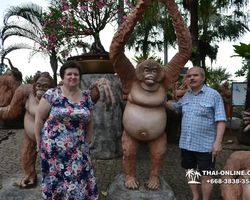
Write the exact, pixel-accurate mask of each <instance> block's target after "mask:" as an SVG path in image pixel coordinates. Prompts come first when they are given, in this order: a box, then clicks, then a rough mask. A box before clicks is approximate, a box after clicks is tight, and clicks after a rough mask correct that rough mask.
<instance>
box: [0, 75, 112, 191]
mask: <svg viewBox="0 0 250 200" xmlns="http://www.w3.org/2000/svg"><path fill="white" fill-rule="evenodd" d="M32 83H33V84H25V85H21V86H19V87H18V89H17V90H16V92H15V94H14V96H13V98H12V101H11V103H10V105H9V106H7V107H2V108H0V119H12V118H15V117H17V116H18V114H20V113H21V111H22V109H23V108H25V109H26V112H25V116H24V130H25V138H24V141H23V145H22V151H21V159H22V169H23V172H24V177H23V178H22V179H21V180H18V181H17V182H16V184H17V185H18V186H21V187H27V186H28V185H32V184H34V183H35V182H36V179H37V175H36V170H35V163H36V157H37V151H36V139H35V132H34V125H35V113H36V108H37V106H38V103H39V101H40V99H41V98H42V95H43V94H44V93H45V92H46V91H47V89H49V88H52V87H53V79H52V77H51V76H50V75H49V73H48V72H43V73H41V74H40V75H37V76H36V77H35V78H34V80H33V81H32ZM100 93H104V95H105V98H106V99H105V101H106V106H109V104H111V103H114V101H115V99H114V96H113V93H112V90H111V83H110V82H109V81H108V80H106V79H99V80H97V81H96V82H95V83H94V84H92V89H91V90H90V95H91V98H92V100H93V102H94V103H96V102H97V100H98V99H99V97H100ZM101 100H102V101H104V100H103V99H101Z"/></svg>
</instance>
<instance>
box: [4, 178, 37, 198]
mask: <svg viewBox="0 0 250 200" xmlns="http://www.w3.org/2000/svg"><path fill="white" fill-rule="evenodd" d="M23 176H24V175H23V174H22V173H20V174H14V175H12V176H10V177H8V178H6V179H4V180H2V181H1V190H0V199H1V200H12V199H15V200H23V199H25V200H34V199H37V200H42V186H41V180H40V179H39V178H38V180H37V183H35V184H34V185H32V186H28V187H26V188H21V187H19V186H16V185H15V183H16V181H17V180H19V179H21V178H22V177H23ZM39 176H40V175H39V174H38V177H39Z"/></svg>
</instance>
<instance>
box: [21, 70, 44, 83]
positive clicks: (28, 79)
mask: <svg viewBox="0 0 250 200" xmlns="http://www.w3.org/2000/svg"><path fill="white" fill-rule="evenodd" d="M41 73H42V72H41V71H37V72H36V73H35V75H33V76H32V75H29V76H25V78H24V80H23V82H24V84H30V83H31V81H32V80H33V79H34V78H35V76H36V75H38V74H41Z"/></svg>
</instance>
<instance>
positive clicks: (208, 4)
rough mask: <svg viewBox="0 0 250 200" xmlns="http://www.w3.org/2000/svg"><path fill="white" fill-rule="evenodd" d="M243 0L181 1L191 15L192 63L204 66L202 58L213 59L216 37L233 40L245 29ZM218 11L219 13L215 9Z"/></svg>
mask: <svg viewBox="0 0 250 200" xmlns="http://www.w3.org/2000/svg"><path fill="white" fill-rule="evenodd" d="M247 3H248V1H247V0H244V1H243V0H242V1H228V0H200V1H199V0H185V1H183V6H184V8H186V9H188V10H189V11H190V14H191V18H190V21H191V23H190V32H191V35H192V42H193V55H192V58H191V61H192V62H193V65H196V66H201V67H203V68H204V69H205V68H206V64H205V58H206V56H209V58H210V59H211V61H213V60H215V59H216V55H217V52H218V46H217V45H216V43H217V42H218V40H229V41H235V40H236V39H238V38H240V37H241V36H242V35H243V34H244V33H245V32H246V31H247V30H248V27H247V26H246V24H247V23H246V15H245V14H244V11H243V10H242V9H243V5H246V4H247ZM229 7H232V8H234V11H233V13H232V14H231V15H223V14H221V13H222V11H223V8H224V9H228V8H229ZM219 10H220V11H221V12H220V13H219V12H218V11H219Z"/></svg>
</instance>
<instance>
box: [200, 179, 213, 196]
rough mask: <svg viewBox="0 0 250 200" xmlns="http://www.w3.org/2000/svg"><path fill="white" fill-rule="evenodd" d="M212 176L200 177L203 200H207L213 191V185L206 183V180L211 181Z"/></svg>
mask: <svg viewBox="0 0 250 200" xmlns="http://www.w3.org/2000/svg"><path fill="white" fill-rule="evenodd" d="M211 178H212V176H202V177H201V180H202V181H201V191H202V196H203V198H202V199H203V200H209V199H210V196H211V194H212V190H213V184H211V183H208V182H207V181H208V180H211Z"/></svg>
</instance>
